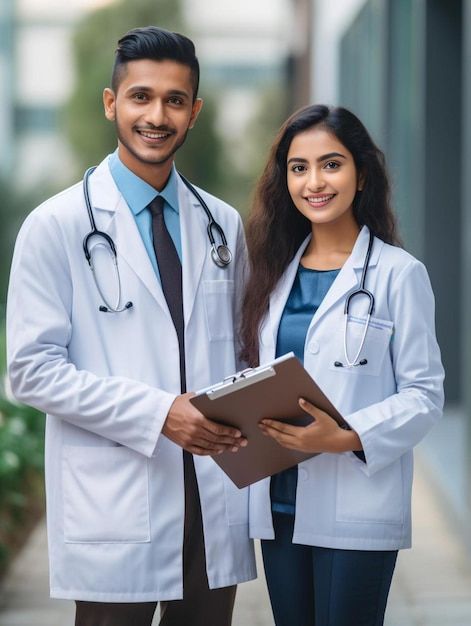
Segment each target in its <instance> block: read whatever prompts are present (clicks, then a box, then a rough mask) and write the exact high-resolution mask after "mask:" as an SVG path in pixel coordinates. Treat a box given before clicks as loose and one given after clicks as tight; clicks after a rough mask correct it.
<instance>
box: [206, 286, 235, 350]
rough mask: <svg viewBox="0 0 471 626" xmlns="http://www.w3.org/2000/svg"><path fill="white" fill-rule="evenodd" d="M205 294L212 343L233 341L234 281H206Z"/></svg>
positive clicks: (207, 320) (207, 323) (207, 321)
mask: <svg viewBox="0 0 471 626" xmlns="http://www.w3.org/2000/svg"><path fill="white" fill-rule="evenodd" d="M203 293H204V308H205V313H206V325H207V328H208V335H209V339H210V341H221V340H231V339H233V338H234V327H233V301H234V281H233V280H204V281H203Z"/></svg>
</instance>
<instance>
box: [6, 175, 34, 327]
mask: <svg viewBox="0 0 471 626" xmlns="http://www.w3.org/2000/svg"><path fill="white" fill-rule="evenodd" d="M34 205H35V203H34V200H33V198H32V197H31V194H30V195H20V194H19V193H18V192H16V191H14V189H13V186H12V185H11V184H10V183H9V182H8V181H6V180H3V179H0V219H1V221H2V228H1V229H0V321H1V319H2V318H3V313H4V310H5V302H6V292H7V286H8V276H9V272H10V263H11V256H12V253H13V246H14V242H15V237H16V233H17V232H18V228H19V225H20V223H21V221H22V220H23V219H24V216H25V215H26V214H27V212H28V211H30V210H31V209H32V207H33V206H34Z"/></svg>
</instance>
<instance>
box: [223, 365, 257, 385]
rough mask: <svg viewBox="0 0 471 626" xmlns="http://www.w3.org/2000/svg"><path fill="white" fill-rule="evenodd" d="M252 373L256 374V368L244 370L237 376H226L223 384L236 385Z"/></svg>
mask: <svg viewBox="0 0 471 626" xmlns="http://www.w3.org/2000/svg"><path fill="white" fill-rule="evenodd" d="M251 372H255V368H254V367H246V368H245V370H242V371H241V372H237V373H236V374H231V375H230V376H226V378H223V379H222V384H223V385H225V384H226V383H235V382H236V381H238V380H240V379H241V378H247V375H249V374H250V373H251Z"/></svg>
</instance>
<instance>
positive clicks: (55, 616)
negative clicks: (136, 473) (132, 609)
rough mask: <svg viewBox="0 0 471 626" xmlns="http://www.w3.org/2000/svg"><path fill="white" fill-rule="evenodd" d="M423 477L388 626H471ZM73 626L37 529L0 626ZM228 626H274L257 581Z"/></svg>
mask: <svg viewBox="0 0 471 626" xmlns="http://www.w3.org/2000/svg"><path fill="white" fill-rule="evenodd" d="M426 474H427V472H426V467H425V466H424V465H423V464H421V463H418V464H417V470H416V479H415V484H414V507H413V508H414V511H413V512H414V549H413V550H405V551H403V552H401V554H400V555H399V560H398V565H397V568H396V574H395V578H394V582H393V587H392V590H391V596H390V602H389V607H388V611H387V617H386V626H471V559H470V557H469V554H468V553H467V552H466V549H465V546H464V545H463V544H462V543H461V542H460V541H459V540H458V539H457V538H456V537H455V535H454V533H453V531H452V529H451V527H450V525H449V522H448V520H447V517H446V515H445V513H444V512H443V510H442V508H441V507H440V502H439V501H438V499H437V497H436V495H435V493H434V492H433V491H432V490H431V488H430V485H429V483H428V482H427V480H426ZM259 569H260V571H261V568H259ZM157 622H158V620H155V621H154V623H155V625H156V624H157ZM72 625H73V605H72V603H70V602H65V601H58V600H49V598H48V589H47V560H46V536H45V528H44V524H40V525H39V526H38V527H37V529H36V531H35V532H34V533H33V535H32V537H31V539H30V541H29V543H28V545H27V546H26V547H25V549H24V550H23V552H22V553H21V554H20V555H19V557H18V558H17V560H16V561H15V563H14V564H13V566H12V568H11V571H10V575H9V577H8V578H7V580H6V582H5V585H4V588H3V589H2V592H1V595H0V626H72ZM188 626H191V625H188ZM208 626H210V625H208ZM233 626H273V620H272V617H271V612H270V609H269V602H268V596H267V593H266V590H265V586H264V582H263V579H262V578H259V579H258V580H257V581H255V582H252V583H247V584H245V585H241V586H240V587H239V591H238V595H237V601H236V609H235V615H234V621H233ZM293 626H296V625H293ZM352 626H355V625H354V624H352Z"/></svg>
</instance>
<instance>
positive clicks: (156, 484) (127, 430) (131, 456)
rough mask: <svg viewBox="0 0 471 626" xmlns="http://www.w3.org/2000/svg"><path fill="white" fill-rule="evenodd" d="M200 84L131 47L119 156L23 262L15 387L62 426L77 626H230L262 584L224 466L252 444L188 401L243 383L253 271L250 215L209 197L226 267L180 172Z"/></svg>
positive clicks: (39, 233)
mask: <svg viewBox="0 0 471 626" xmlns="http://www.w3.org/2000/svg"><path fill="white" fill-rule="evenodd" d="M198 79H199V66H198V61H197V58H196V56H195V51H194V46H193V44H192V42H191V41H190V40H189V39H187V38H186V37H183V36H182V35H179V34H176V33H170V32H167V31H165V30H162V29H159V28H156V27H147V28H139V29H135V30H133V31H130V32H129V33H127V34H126V35H125V36H124V37H123V38H122V39H121V40H120V41H119V44H118V48H117V51H116V59H115V63H114V68H113V75H112V84H111V88H108V89H105V90H104V94H103V101H104V108H105V115H106V118H107V119H108V120H110V121H112V122H114V124H115V127H116V133H117V137H118V149H117V151H116V152H115V153H114V154H113V155H111V156H109V157H107V158H106V159H105V160H104V161H103V162H102V163H101V164H100V165H99V166H98V167H97V168H96V170H95V171H94V172H93V173H92V174H91V175H90V176H89V177H88V176H86V179H87V184H86V185H85V187H86V189H85V188H83V187H82V184H81V183H79V184H77V185H75V186H74V187H71V188H70V189H67V190H65V191H63V192H62V193H60V194H58V195H57V196H55V197H54V198H51V199H49V200H48V201H46V202H45V203H44V204H43V205H41V206H40V207H38V208H37V209H36V210H35V211H33V212H32V213H31V214H30V216H29V217H28V218H27V220H26V221H25V223H24V225H23V227H22V229H21V231H20V234H19V236H18V240H17V244H16V248H15V254H14V258H13V265H12V271H11V281H10V289H9V300H8V356H9V375H10V379H11V384H12V388H13V392H14V393H15V395H16V397H17V398H18V399H19V400H21V401H22V402H24V403H27V404H31V405H32V406H35V407H37V408H39V409H41V410H42V411H45V412H46V413H47V414H48V417H47V427H46V487H47V513H48V516H47V517H48V535H49V556H50V571H51V575H50V578H51V595H52V596H53V597H56V598H68V599H72V600H75V601H76V607H77V608H76V626H92V625H93V626H131V625H132V626H136V625H138V626H141V625H142V626H149V625H150V624H151V622H152V618H153V614H154V612H155V609H156V603H157V602H158V601H160V602H161V607H160V609H161V624H163V625H165V626H170V625H171V626H174V625H177V624H178V625H185V626H192V625H194V626H200V625H201V626H203V625H204V626H219V625H221V626H226V625H228V624H230V623H231V616H232V608H233V604H234V598H235V585H236V584H237V583H238V582H241V581H245V580H249V579H251V578H253V577H254V575H255V566H254V558H253V552H252V545H251V542H250V540H249V538H248V531H247V492H246V490H241V491H239V490H238V489H236V488H235V486H234V485H233V484H232V483H231V482H230V481H229V480H228V479H227V477H226V476H225V475H224V474H223V473H222V472H221V470H220V469H219V467H218V466H217V465H216V464H215V463H214V461H213V460H212V459H211V458H210V457H209V455H214V454H217V453H220V452H222V451H224V450H228V449H229V450H232V451H234V452H236V451H237V450H238V449H239V448H240V446H244V445H246V443H247V442H246V440H244V438H243V437H242V436H241V433H240V432H238V431H237V430H235V429H233V428H229V427H225V426H221V425H217V424H215V423H213V422H210V421H208V420H206V419H205V418H204V416H203V415H202V414H201V413H199V411H197V410H196V409H195V408H194V407H193V406H192V405H191V403H190V401H189V398H190V396H191V394H189V393H185V391H186V389H198V388H202V387H205V386H208V385H210V384H212V383H214V382H216V381H218V380H220V379H221V378H223V377H224V376H227V375H229V374H231V373H232V372H233V371H234V370H235V369H237V363H236V348H235V331H234V326H235V324H236V323H237V309H238V304H239V299H240V291H241V288H242V284H243V272H244V265H245V259H246V250H245V243H244V237H243V231H242V225H241V221H240V218H239V216H238V215H237V213H236V212H235V211H234V210H233V209H232V208H230V207H229V206H228V205H226V204H224V203H223V202H221V201H220V200H217V199H216V198H214V197H212V196H210V195H209V194H207V193H205V192H203V191H200V199H203V200H205V201H206V203H207V205H208V206H209V208H210V211H211V212H212V214H213V216H214V219H215V220H216V222H217V223H218V224H219V225H220V227H221V228H222V231H223V232H224V234H225V238H226V239H227V247H228V249H229V250H230V251H231V253H232V255H233V258H232V261H230V262H228V259H229V257H230V255H229V253H228V252H227V250H226V248H224V247H223V248H221V249H220V250H219V253H220V256H221V257H222V261H221V258H215V252H214V251H213V256H212V255H211V254H210V252H211V246H210V242H209V239H208V234H207V226H208V217H207V216H206V213H205V211H204V210H203V207H202V206H201V202H200V199H198V198H197V197H196V196H195V195H194V194H193V193H192V192H191V191H190V190H189V189H188V188H187V186H186V185H185V184H184V182H183V181H182V179H181V178H180V175H179V174H178V173H177V171H176V169H175V166H174V164H173V158H174V155H175V152H176V151H177V150H178V148H179V147H180V146H181V145H182V144H183V142H184V141H185V137H186V134H187V132H188V130H189V129H190V128H192V127H193V125H194V124H195V122H196V119H197V117H198V114H199V112H200V110H201V106H202V101H201V100H200V99H198V98H197V90H198ZM84 192H85V193H86V194H89V196H90V207H89V212H88V211H87V207H86V202H85V193H84ZM90 232H91V233H92V234H91V235H90V236H88V237H86V236H87V234H88V233H90ZM213 235H214V237H215V238H218V237H221V232H220V231H219V230H218V229H217V228H216V229H214V228H213ZM85 238H86V240H84V239H85ZM221 243H224V240H223V238H222V237H221V241H216V247H217V246H219V245H221ZM114 248H115V249H116V262H115V260H114V252H113V250H114ZM216 256H217V255H216ZM89 257H90V265H89V263H87V259H88V258H89ZM215 261H216V262H215ZM91 270H92V271H91ZM193 454H195V455H196V456H195V457H193ZM203 529H204V530H203Z"/></svg>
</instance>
